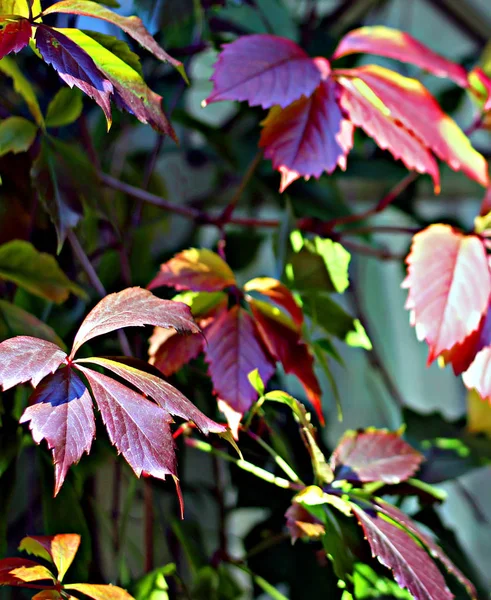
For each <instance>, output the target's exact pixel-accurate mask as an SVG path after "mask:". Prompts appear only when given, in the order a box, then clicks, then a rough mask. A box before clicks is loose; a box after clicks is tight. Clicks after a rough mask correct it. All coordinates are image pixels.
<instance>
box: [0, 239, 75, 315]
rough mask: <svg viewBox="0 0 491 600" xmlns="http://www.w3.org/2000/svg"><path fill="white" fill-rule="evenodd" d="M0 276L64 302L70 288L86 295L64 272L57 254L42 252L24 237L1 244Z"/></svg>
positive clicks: (71, 290)
mask: <svg viewBox="0 0 491 600" xmlns="http://www.w3.org/2000/svg"><path fill="white" fill-rule="evenodd" d="M0 278H1V279H5V280H6V281H12V282H13V283H16V284H17V285H18V286H20V287H22V288H24V289H26V290H27V291H28V292H31V293H32V294H35V295H36V296H40V297H41V298H46V299H47V300H51V301H53V302H56V303H61V302H64V301H65V300H66V299H67V298H68V296H69V294H70V292H72V293H74V294H76V295H77V296H82V297H85V296H86V294H85V292H84V291H83V290H82V289H81V288H80V287H79V286H78V285H76V284H75V283H73V282H72V281H70V280H69V279H68V277H67V276H66V275H65V273H63V271H62V270H61V269H60V267H59V266H58V263H57V262H56V260H55V259H54V257H53V256H51V255H50V254H46V253H44V252H39V251H38V250H36V248H34V246H33V245H32V244H30V243H29V242H25V241H23V240H13V241H11V242H7V243H6V244H3V245H2V246H0Z"/></svg>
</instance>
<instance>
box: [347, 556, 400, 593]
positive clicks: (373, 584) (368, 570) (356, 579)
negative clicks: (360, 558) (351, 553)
mask: <svg viewBox="0 0 491 600" xmlns="http://www.w3.org/2000/svg"><path fill="white" fill-rule="evenodd" d="M352 581H353V593H354V597H355V598H356V600H365V599H366V600H368V599H369V598H394V599H395V598H400V599H401V600H411V598H412V596H411V594H410V593H409V592H407V591H406V590H403V589H402V588H401V587H399V586H398V585H397V583H396V582H395V581H393V580H391V579H389V578H388V577H383V576H382V575H380V573H376V572H375V571H374V570H373V569H372V567H370V566H369V565H367V564H364V563H356V564H355V566H354V570H353V575H352Z"/></svg>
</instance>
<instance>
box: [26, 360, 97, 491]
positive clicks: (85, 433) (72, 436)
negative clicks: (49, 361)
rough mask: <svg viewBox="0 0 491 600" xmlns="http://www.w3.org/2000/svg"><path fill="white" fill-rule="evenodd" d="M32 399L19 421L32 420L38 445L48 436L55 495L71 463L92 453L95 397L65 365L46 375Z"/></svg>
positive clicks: (33, 434)
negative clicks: (51, 454)
mask: <svg viewBox="0 0 491 600" xmlns="http://www.w3.org/2000/svg"><path fill="white" fill-rule="evenodd" d="M31 402H32V405H31V406H29V407H28V408H26V410H25V411H24V414H23V415H22V417H21V418H20V422H21V423H27V422H30V424H29V428H30V430H31V432H32V437H33V439H34V441H35V442H36V443H37V444H39V443H41V441H42V440H44V439H45V440H46V441H47V443H48V448H50V449H51V450H52V451H53V462H54V464H55V496H56V495H57V494H58V492H59V491H60V488H61V486H62V485H63V482H64V480H65V476H66V474H67V471H68V469H69V468H70V466H71V465H73V464H74V463H77V462H78V461H79V460H80V459H81V458H82V454H83V453H84V452H86V453H87V454H89V452H90V447H91V445H92V440H93V438H94V437H95V420H94V411H93V408H92V398H91V397H90V394H89V390H88V389H87V388H86V387H85V385H84V384H83V382H82V380H81V379H80V378H79V377H78V376H77V374H76V373H74V372H73V370H72V368H71V367H66V368H64V369H60V370H58V371H57V372H56V373H55V374H54V375H51V376H49V377H46V379H44V380H43V382H42V383H41V385H40V386H39V387H38V388H37V390H36V391H35V392H34V394H33V395H32V396H31Z"/></svg>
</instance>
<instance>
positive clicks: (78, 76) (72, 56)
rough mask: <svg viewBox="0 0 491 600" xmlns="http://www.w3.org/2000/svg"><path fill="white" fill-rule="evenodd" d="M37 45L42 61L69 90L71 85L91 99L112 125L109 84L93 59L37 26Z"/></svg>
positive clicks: (110, 87) (45, 27)
mask: <svg viewBox="0 0 491 600" xmlns="http://www.w3.org/2000/svg"><path fill="white" fill-rule="evenodd" d="M36 46H37V48H38V50H39V52H40V53H41V55H42V57H43V59H44V60H45V61H46V62H47V63H48V64H50V65H52V66H53V67H54V69H55V70H56V71H57V72H58V75H59V76H60V77H61V78H62V79H63V81H64V82H65V83H67V84H68V85H69V86H70V87H73V86H74V85H75V86H77V87H78V88H80V89H81V90H82V91H83V92H84V93H85V94H87V95H88V96H90V98H93V99H94V100H95V101H96V102H97V104H98V105H99V106H100V107H101V108H102V110H103V111H104V114H105V115H106V118H107V121H108V123H111V101H110V96H111V93H112V92H113V85H112V83H111V82H110V81H109V80H108V79H107V78H106V76H105V75H104V74H103V73H101V71H100V70H99V69H98V68H97V67H96V65H95V63H94V61H93V60H92V58H91V57H90V56H89V54H87V52H85V50H83V49H82V48H80V46H78V45H77V44H75V42H72V40H70V39H69V38H67V36H66V35H63V34H62V33H60V32H59V31H56V30H55V29H52V28H51V27H47V26H46V25H39V26H38V27H37V28H36Z"/></svg>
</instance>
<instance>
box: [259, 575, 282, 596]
mask: <svg viewBox="0 0 491 600" xmlns="http://www.w3.org/2000/svg"><path fill="white" fill-rule="evenodd" d="M252 578H253V580H254V583H255V584H256V585H258V586H259V587H260V588H261V589H262V590H263V592H266V594H268V595H269V596H271V598H273V600H288V597H287V596H285V595H284V594H282V593H281V592H280V591H279V590H277V589H276V588H275V587H274V585H271V584H270V583H268V582H267V581H266V579H264V578H263V577H261V576H260V575H254V574H252Z"/></svg>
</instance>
